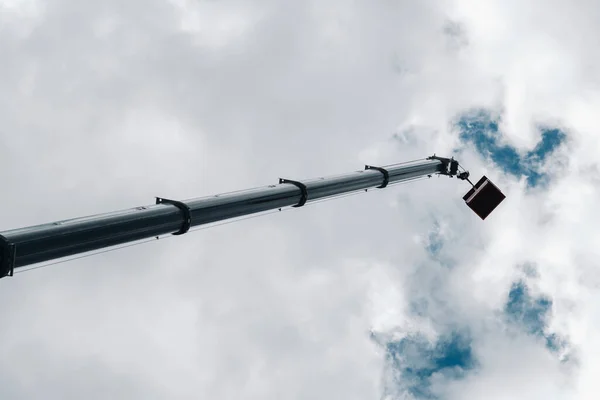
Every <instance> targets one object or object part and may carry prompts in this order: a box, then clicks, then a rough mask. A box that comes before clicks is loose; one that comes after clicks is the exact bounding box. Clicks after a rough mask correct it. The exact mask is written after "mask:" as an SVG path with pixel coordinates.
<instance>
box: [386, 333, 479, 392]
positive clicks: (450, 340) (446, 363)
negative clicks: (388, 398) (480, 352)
mask: <svg viewBox="0 0 600 400" xmlns="http://www.w3.org/2000/svg"><path fill="white" fill-rule="evenodd" d="M385 347H386V354H387V360H388V363H389V364H390V366H391V367H392V368H393V369H394V371H396V372H397V374H396V379H397V381H398V382H397V383H398V385H399V386H400V387H402V388H404V389H405V390H406V391H408V392H410V393H411V394H412V395H413V396H414V397H415V398H416V399H436V398H437V397H436V396H435V394H434V393H432V391H431V381H430V380H431V377H432V376H433V375H434V374H436V373H440V374H443V375H447V376H452V377H453V378H457V379H458V378H460V377H462V376H464V374H465V372H466V371H468V370H471V369H473V368H474V367H475V364H476V363H475V359H474V356H473V352H472V350H471V338H470V336H469V335H467V334H465V333H461V332H452V333H451V334H449V335H447V336H443V337H441V338H440V339H439V340H438V341H437V342H436V343H435V344H432V343H430V342H429V341H427V339H426V338H424V337H422V336H418V335H417V336H410V337H406V338H403V339H402V340H400V341H397V342H390V343H387V344H386V346H385Z"/></svg>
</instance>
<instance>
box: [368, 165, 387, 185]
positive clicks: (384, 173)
mask: <svg viewBox="0 0 600 400" xmlns="http://www.w3.org/2000/svg"><path fill="white" fill-rule="evenodd" d="M368 169H373V170H375V171H379V172H381V173H382V174H383V183H382V184H381V185H379V186H377V189H383V188H384V187H386V186H387V185H388V183H390V173H389V172H388V170H387V169H385V168H381V167H373V166H372V165H365V170H368Z"/></svg>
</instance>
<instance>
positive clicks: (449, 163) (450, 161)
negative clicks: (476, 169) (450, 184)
mask: <svg viewBox="0 0 600 400" xmlns="http://www.w3.org/2000/svg"><path fill="white" fill-rule="evenodd" d="M427 159H428V160H439V161H441V162H442V163H443V167H444V169H443V171H440V175H447V176H449V177H451V178H452V177H453V176H457V174H458V161H456V160H455V159H454V157H452V158H446V157H438V156H436V155H435V154H434V155H432V156H431V157H427Z"/></svg>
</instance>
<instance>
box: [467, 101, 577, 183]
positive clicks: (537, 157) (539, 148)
mask: <svg viewBox="0 0 600 400" xmlns="http://www.w3.org/2000/svg"><path fill="white" fill-rule="evenodd" d="M456 125H457V127H458V128H459V129H460V134H459V137H460V139H461V140H462V141H464V142H469V143H472V144H473V145H474V146H475V148H476V149H477V151H478V152H479V153H480V154H482V155H483V156H484V157H486V158H489V159H491V160H492V161H493V162H494V163H495V164H496V165H498V166H499V167H500V168H502V169H503V170H504V171H505V172H506V173H509V174H512V175H515V176H522V175H525V176H527V185H528V186H529V187H535V186H538V185H540V184H543V183H544V182H545V180H546V179H547V176H546V175H545V174H544V173H543V172H541V170H540V167H539V164H540V163H542V162H543V161H544V160H545V159H546V157H547V156H548V155H550V154H552V152H554V150H556V149H557V148H558V147H559V146H560V145H561V144H562V143H563V142H564V141H565V139H566V135H565V134H564V133H563V132H562V131H561V130H560V129H555V128H541V129H540V132H541V135H542V139H541V141H540V142H539V143H538V144H537V145H536V147H535V148H534V149H533V150H531V151H529V152H527V153H525V154H524V155H521V154H519V153H518V152H517V150H516V149H515V148H514V147H512V146H510V145H505V144H500V140H499V138H500V134H501V132H500V131H499V125H498V121H497V119H495V118H492V116H491V114H490V113H489V112H486V111H485V110H479V111H476V112H471V113H468V114H465V115H463V116H462V117H460V118H459V120H458V122H457V124H456Z"/></svg>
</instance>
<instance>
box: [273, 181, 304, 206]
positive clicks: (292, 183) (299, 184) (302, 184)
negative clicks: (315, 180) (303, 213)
mask: <svg viewBox="0 0 600 400" xmlns="http://www.w3.org/2000/svg"><path fill="white" fill-rule="evenodd" d="M282 183H289V184H291V185H294V186H296V187H297V188H298V189H300V192H301V193H302V195H301V197H300V201H299V202H298V204H296V205H295V206H292V207H302V206H303V205H305V204H306V201H307V200H308V189H307V188H306V185H305V184H304V183H302V182H298V181H293V180H291V179H283V178H279V184H280V185H281V184H282Z"/></svg>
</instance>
